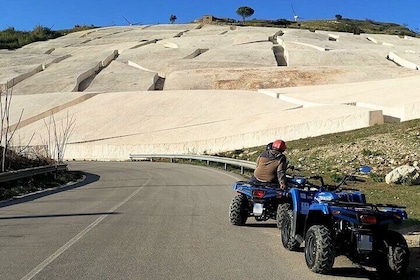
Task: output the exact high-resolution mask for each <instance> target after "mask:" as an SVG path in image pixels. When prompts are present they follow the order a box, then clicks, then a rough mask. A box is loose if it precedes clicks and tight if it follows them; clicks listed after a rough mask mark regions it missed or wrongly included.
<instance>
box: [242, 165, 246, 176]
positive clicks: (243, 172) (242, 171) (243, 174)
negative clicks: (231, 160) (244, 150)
mask: <svg viewBox="0 0 420 280" xmlns="http://www.w3.org/2000/svg"><path fill="white" fill-rule="evenodd" d="M244 173H245V172H244V167H243V166H241V174H242V175H244Z"/></svg>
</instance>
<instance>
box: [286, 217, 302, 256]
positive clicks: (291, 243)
mask: <svg viewBox="0 0 420 280" xmlns="http://www.w3.org/2000/svg"><path fill="white" fill-rule="evenodd" d="M292 224H293V211H292V210H287V211H286V213H285V215H284V217H283V220H282V222H281V243H282V244H283V247H284V248H286V249H287V250H289V251H297V250H298V249H299V247H300V243H299V242H298V241H297V240H296V239H295V238H294V237H292Z"/></svg>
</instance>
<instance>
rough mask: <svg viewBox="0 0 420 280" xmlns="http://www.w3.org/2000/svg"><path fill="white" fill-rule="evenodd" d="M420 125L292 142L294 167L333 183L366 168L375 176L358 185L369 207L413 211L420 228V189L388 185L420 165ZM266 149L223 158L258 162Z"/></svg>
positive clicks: (411, 214) (290, 155)
mask: <svg viewBox="0 0 420 280" xmlns="http://www.w3.org/2000/svg"><path fill="white" fill-rule="evenodd" d="M419 147H420V120H412V121H407V122H402V123H393V124H384V125H378V126H374V127H369V128H363V129H358V130H354V131H348V132H341V133H334V134H328V135H323V136H318V137H311V138H306V139H300V140H294V141H289V142H288V149H287V151H286V155H287V157H288V160H289V161H290V164H292V165H294V166H296V167H298V168H299V170H300V171H299V173H301V174H304V175H309V174H320V175H323V177H324V178H325V179H326V181H328V182H329V183H333V182H334V181H336V178H337V177H339V175H342V174H350V173H353V172H354V170H356V169H357V168H358V167H360V166H362V165H369V166H371V167H372V169H373V171H372V173H371V174H370V176H369V177H368V178H366V179H367V181H366V183H359V184H357V185H354V186H350V187H356V188H359V189H361V190H363V191H364V193H365V194H366V197H367V200H368V201H369V202H377V203H393V204H399V205H405V206H407V212H408V215H409V218H410V221H409V223H408V224H409V225H412V224H414V223H415V224H420V203H419V200H420V186H404V185H388V184H386V183H385V182H384V178H385V175H386V174H387V173H389V172H390V171H391V170H392V169H394V168H395V167H397V166H401V165H404V164H410V165H416V164H420V148H419ZM264 148H265V147H263V146H261V147H255V148H252V149H246V150H245V149H244V150H237V151H232V152H228V153H225V154H223V156H226V157H235V158H239V159H244V160H250V161H255V159H256V157H257V156H258V154H259V152H260V151H262V150H263V149H264Z"/></svg>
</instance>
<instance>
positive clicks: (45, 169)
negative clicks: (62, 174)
mask: <svg viewBox="0 0 420 280" xmlns="http://www.w3.org/2000/svg"><path fill="white" fill-rule="evenodd" d="M62 170H67V164H58V165H46V166H39V167H33V168H26V169H20V170H16V171H8V172H3V173H0V182H8V181H13V180H18V179H22V178H26V177H31V176H34V175H39V174H44V173H50V172H55V171H62Z"/></svg>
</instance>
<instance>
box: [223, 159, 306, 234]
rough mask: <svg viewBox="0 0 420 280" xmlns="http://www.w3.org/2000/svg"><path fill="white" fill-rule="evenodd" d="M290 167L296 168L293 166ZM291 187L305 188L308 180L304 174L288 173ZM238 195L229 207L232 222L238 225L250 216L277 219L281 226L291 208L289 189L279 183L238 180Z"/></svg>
mask: <svg viewBox="0 0 420 280" xmlns="http://www.w3.org/2000/svg"><path fill="white" fill-rule="evenodd" d="M288 169H291V170H294V167H293V166H289V167H288ZM286 180H287V185H288V186H289V187H295V188H303V187H305V186H306V184H307V180H306V179H305V178H304V177H303V176H298V175H293V174H286ZM233 190H235V191H236V192H237V195H236V196H235V197H234V198H233V199H232V201H231V203H230V207H229V218H230V222H231V224H233V225H236V226H243V225H245V223H246V221H247V220H248V218H249V217H254V219H255V220H256V221H258V222H261V221H267V220H269V219H273V220H276V223H277V227H279V228H280V226H281V221H282V220H283V217H284V215H285V214H286V213H287V212H286V211H287V210H288V209H291V200H290V198H289V197H288V195H287V191H284V190H282V189H280V188H279V184H275V183H270V184H263V183H261V184H253V183H250V182H248V181H237V182H235V183H234V184H233Z"/></svg>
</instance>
